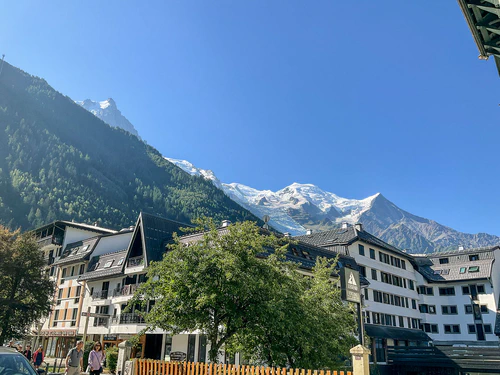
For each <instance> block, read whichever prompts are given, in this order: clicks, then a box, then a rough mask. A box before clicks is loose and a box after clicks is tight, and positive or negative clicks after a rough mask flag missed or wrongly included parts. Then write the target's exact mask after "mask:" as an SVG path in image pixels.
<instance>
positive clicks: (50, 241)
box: [36, 235, 63, 247]
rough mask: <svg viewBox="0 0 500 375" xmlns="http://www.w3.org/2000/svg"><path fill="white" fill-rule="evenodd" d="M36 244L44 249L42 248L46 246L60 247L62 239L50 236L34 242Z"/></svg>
mask: <svg viewBox="0 0 500 375" xmlns="http://www.w3.org/2000/svg"><path fill="white" fill-rule="evenodd" d="M36 243H37V244H38V246H39V247H44V246H48V245H57V246H61V245H62V243H63V239H62V237H59V236H54V235H52V236H47V237H43V238H40V239H38V240H37V241H36Z"/></svg>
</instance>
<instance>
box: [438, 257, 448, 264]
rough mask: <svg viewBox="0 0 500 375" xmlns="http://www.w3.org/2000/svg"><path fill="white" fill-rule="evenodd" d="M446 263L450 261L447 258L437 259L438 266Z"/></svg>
mask: <svg viewBox="0 0 500 375" xmlns="http://www.w3.org/2000/svg"><path fill="white" fill-rule="evenodd" d="M448 263H450V260H449V259H448V258H440V259H439V264H448Z"/></svg>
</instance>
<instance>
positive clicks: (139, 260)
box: [127, 256, 144, 267]
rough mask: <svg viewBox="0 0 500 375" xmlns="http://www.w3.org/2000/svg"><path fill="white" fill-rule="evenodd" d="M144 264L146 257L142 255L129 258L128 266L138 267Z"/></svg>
mask: <svg viewBox="0 0 500 375" xmlns="http://www.w3.org/2000/svg"><path fill="white" fill-rule="evenodd" d="M142 264H144V257H142V256H140V257H134V258H130V259H129V260H128V263H127V266H128V267H137V266H140V265H142Z"/></svg>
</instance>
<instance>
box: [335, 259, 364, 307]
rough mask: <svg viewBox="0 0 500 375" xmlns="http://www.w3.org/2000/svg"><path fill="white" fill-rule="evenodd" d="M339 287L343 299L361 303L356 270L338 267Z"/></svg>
mask: <svg viewBox="0 0 500 375" xmlns="http://www.w3.org/2000/svg"><path fill="white" fill-rule="evenodd" d="M340 287H341V290H342V299H343V300H345V301H349V302H356V303H361V295H360V293H361V285H360V283H359V272H358V271H356V270H353V269H350V268H346V267H342V268H341V269H340Z"/></svg>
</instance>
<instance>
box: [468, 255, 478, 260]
mask: <svg viewBox="0 0 500 375" xmlns="http://www.w3.org/2000/svg"><path fill="white" fill-rule="evenodd" d="M475 260H479V254H474V255H469V261H471V262H474V261H475Z"/></svg>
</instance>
